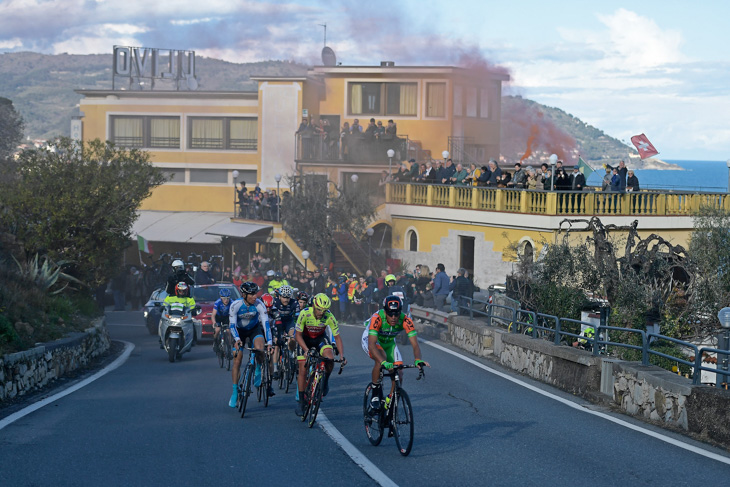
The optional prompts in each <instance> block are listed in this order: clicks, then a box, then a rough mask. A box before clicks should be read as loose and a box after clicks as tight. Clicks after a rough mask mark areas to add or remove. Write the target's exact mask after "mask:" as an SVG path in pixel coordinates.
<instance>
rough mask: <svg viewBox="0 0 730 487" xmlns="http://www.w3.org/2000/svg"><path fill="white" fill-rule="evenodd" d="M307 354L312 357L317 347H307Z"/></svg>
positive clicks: (315, 353)
mask: <svg viewBox="0 0 730 487" xmlns="http://www.w3.org/2000/svg"><path fill="white" fill-rule="evenodd" d="M307 354H308V355H309V356H310V357H314V356H315V355H317V349H316V348H314V347H312V348H310V349H309V351H308V352H307Z"/></svg>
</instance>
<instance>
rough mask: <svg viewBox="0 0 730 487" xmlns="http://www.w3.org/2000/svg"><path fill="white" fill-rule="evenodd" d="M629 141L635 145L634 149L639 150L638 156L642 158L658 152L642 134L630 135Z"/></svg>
mask: <svg viewBox="0 0 730 487" xmlns="http://www.w3.org/2000/svg"><path fill="white" fill-rule="evenodd" d="M631 143H632V144H634V145H635V146H636V150H638V151H639V157H641V158H642V159H646V158H647V157H651V156H655V155H657V154H659V151H658V150H656V149H655V148H654V146H653V145H651V142H649V139H647V138H646V135H644V134H641V135H634V136H633V137H631Z"/></svg>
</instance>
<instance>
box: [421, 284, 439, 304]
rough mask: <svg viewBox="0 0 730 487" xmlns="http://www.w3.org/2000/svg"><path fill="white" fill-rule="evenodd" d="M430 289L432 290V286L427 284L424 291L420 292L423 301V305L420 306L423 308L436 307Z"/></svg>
mask: <svg viewBox="0 0 730 487" xmlns="http://www.w3.org/2000/svg"><path fill="white" fill-rule="evenodd" d="M432 289H433V286H432V285H431V283H430V282H429V283H428V284H427V285H426V289H424V290H423V291H422V292H421V299H422V300H423V305H422V306H423V307H424V308H435V307H436V304H435V302H434V297H433V291H432Z"/></svg>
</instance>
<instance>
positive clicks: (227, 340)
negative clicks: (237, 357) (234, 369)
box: [223, 333, 233, 370]
mask: <svg viewBox="0 0 730 487" xmlns="http://www.w3.org/2000/svg"><path fill="white" fill-rule="evenodd" d="M223 343H224V345H225V347H224V348H225V352H224V353H225V354H226V356H225V361H226V370H231V362H232V361H233V350H231V337H230V336H229V335H228V333H226V335H225V338H224V339H223Z"/></svg>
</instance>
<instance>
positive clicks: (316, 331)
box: [296, 308, 340, 339]
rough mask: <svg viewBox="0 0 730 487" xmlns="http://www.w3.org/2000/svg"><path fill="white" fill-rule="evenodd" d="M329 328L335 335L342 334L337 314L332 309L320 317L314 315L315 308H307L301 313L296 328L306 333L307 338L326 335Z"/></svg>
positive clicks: (303, 333)
mask: <svg viewBox="0 0 730 487" xmlns="http://www.w3.org/2000/svg"><path fill="white" fill-rule="evenodd" d="M327 328H329V329H330V330H331V331H332V336H333V337H336V336H337V335H339V334H340V329H339V327H338V326H337V320H336V319H335V315H333V314H332V312H331V311H330V310H326V311H325V312H324V314H323V315H322V317H321V318H319V319H317V318H316V317H315V316H314V308H306V309H305V310H304V311H302V312H301V313H299V318H298V319H297V325H296V330H297V331H298V332H300V333H301V334H302V335H304V338H305V339H306V338H317V337H320V336H322V335H324V332H325V330H326V329H327Z"/></svg>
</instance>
